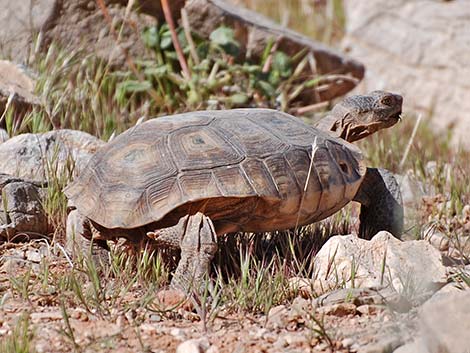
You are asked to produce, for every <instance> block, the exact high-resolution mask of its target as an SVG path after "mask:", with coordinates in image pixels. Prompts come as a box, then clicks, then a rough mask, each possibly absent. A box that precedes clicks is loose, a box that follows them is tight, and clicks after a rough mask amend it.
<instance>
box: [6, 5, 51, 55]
mask: <svg viewBox="0 0 470 353" xmlns="http://www.w3.org/2000/svg"><path fill="white" fill-rule="evenodd" d="M56 2H57V0H36V1H10V0H0V9H2V11H1V12H0V45H1V46H0V56H3V57H9V58H14V59H15V60H16V61H17V62H26V61H27V59H28V57H29V56H30V54H31V52H32V51H33V50H34V49H33V39H34V36H35V35H36V34H38V33H39V31H40V29H41V27H42V26H44V24H45V23H46V22H47V19H48V18H49V17H50V16H51V15H52V13H53V12H54V11H55V8H56Z"/></svg>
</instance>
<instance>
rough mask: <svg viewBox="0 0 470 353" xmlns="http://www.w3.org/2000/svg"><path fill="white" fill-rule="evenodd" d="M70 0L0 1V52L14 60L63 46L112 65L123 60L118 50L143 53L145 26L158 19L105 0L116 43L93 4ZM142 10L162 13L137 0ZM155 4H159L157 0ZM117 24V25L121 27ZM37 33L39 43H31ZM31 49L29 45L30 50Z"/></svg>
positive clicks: (123, 3) (151, 4) (118, 1)
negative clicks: (142, 33) (51, 44)
mask: <svg viewBox="0 0 470 353" xmlns="http://www.w3.org/2000/svg"><path fill="white" fill-rule="evenodd" d="M182 1H183V0H176V1H171V3H172V6H171V8H172V10H173V13H179V10H180V8H181V7H182V5H183V4H182ZM89 3H90V2H89V1H85V2H84V1H75V0H39V1H33V2H31V3H30V2H27V1H26V2H25V1H16V2H12V1H8V0H0V8H1V9H2V14H1V15H0V43H2V49H3V54H4V55H5V56H7V57H11V58H14V59H15V61H17V62H26V61H28V58H29V57H30V56H31V54H34V53H33V51H35V50H37V49H36V48H39V50H43V51H46V50H47V48H48V47H49V45H50V43H52V42H56V43H58V44H59V46H62V47H65V48H68V49H82V50H85V51H87V52H89V53H96V55H98V56H99V57H101V58H102V59H105V60H110V62H111V63H113V64H124V63H125V56H124V54H123V51H122V48H123V49H125V50H127V51H128V52H130V55H131V56H132V57H142V56H143V54H144V53H146V51H145V50H144V45H143V43H142V40H141V31H142V30H143V28H144V27H145V26H154V25H155V24H156V22H157V20H156V19H155V18H154V17H152V16H149V15H145V14H140V13H138V12H136V11H130V13H128V14H127V15H126V6H127V5H128V1H124V0H105V1H104V3H105V4H106V6H107V11H108V13H109V15H110V17H111V18H112V21H113V25H115V26H116V25H117V24H119V30H120V32H119V36H120V40H119V45H117V43H116V39H115V36H114V34H113V33H110V30H109V24H108V22H107V21H106V20H105V19H104V16H103V13H102V11H101V9H100V8H99V6H97V4H91V6H88V5H89ZM141 3H142V5H143V6H142V8H143V9H144V10H145V11H146V12H149V13H151V14H152V15H155V16H157V17H158V18H160V19H162V17H163V16H162V11H161V8H160V6H159V5H155V4H154V3H155V2H154V1H149V0H144V1H141ZM158 3H159V2H158ZM121 25H122V27H121ZM38 34H40V35H39V37H38V38H39V39H38V41H39V42H38V43H33V41H34V40H35V38H36V37H37V36H38ZM33 47H34V48H33Z"/></svg>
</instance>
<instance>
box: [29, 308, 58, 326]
mask: <svg viewBox="0 0 470 353" xmlns="http://www.w3.org/2000/svg"><path fill="white" fill-rule="evenodd" d="M63 319H64V317H63V315H62V313H61V312H60V311H49V312H41V313H31V321H32V322H33V323H37V322H39V321H42V320H47V321H57V320H63Z"/></svg>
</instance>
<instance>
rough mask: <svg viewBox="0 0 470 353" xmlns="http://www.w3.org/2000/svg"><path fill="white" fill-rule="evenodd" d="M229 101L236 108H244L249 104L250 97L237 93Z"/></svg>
mask: <svg viewBox="0 0 470 353" xmlns="http://www.w3.org/2000/svg"><path fill="white" fill-rule="evenodd" d="M229 99H230V103H231V104H232V105H234V106H244V105H246V103H248V100H249V97H248V96H247V95H246V94H244V93H235V94H232V95H231V96H230V98H229Z"/></svg>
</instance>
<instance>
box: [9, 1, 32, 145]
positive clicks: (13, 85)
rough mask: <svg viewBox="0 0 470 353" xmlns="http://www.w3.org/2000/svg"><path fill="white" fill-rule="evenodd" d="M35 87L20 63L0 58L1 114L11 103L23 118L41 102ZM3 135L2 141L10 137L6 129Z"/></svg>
mask: <svg viewBox="0 0 470 353" xmlns="http://www.w3.org/2000/svg"><path fill="white" fill-rule="evenodd" d="M0 2H1V0H0ZM0 6H1V5H0ZM0 40H1V39H0ZM34 87H35V82H34V80H33V79H32V78H31V77H30V76H28V75H27V74H26V72H25V71H24V70H22V69H21V68H20V67H19V66H18V65H16V64H14V63H12V62H10V61H7V60H0V116H2V114H3V113H4V111H5V109H6V108H7V105H8V106H10V105H11V106H12V107H14V112H15V114H14V118H15V119H21V116H22V115H23V114H24V113H26V112H27V111H28V110H29V109H31V108H32V107H33V106H34V105H38V104H40V102H39V98H38V97H37V96H36V95H35V94H34ZM0 127H2V128H5V127H6V125H5V122H4V121H3V122H1V123H0ZM1 135H2V136H1V142H3V141H5V140H6V139H5V137H6V138H7V139H8V134H7V133H6V131H3V132H2V134H1Z"/></svg>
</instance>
